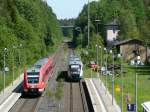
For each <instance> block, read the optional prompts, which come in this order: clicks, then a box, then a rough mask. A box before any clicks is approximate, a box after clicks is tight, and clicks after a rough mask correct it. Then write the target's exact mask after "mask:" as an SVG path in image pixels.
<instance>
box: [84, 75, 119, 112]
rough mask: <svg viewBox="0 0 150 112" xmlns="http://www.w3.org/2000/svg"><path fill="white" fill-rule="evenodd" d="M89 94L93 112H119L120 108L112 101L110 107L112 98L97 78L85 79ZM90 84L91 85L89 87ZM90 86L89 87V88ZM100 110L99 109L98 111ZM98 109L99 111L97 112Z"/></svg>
mask: <svg viewBox="0 0 150 112" xmlns="http://www.w3.org/2000/svg"><path fill="white" fill-rule="evenodd" d="M85 80H86V83H87V82H88V83H87V86H88V90H89V93H90V97H91V100H92V102H93V107H94V108H96V109H95V112H121V110H120V107H119V106H118V105H117V103H116V101H115V100H114V104H113V105H112V96H111V94H110V93H109V91H107V92H106V88H105V86H104V84H103V82H101V80H100V79H98V78H92V79H85ZM89 83H91V85H89ZM90 86H91V87H90ZM99 108H100V109H99ZM98 109H99V110H98Z"/></svg>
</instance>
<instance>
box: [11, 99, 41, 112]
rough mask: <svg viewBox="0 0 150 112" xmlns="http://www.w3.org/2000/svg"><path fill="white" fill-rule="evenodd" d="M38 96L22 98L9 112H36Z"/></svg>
mask: <svg viewBox="0 0 150 112" xmlns="http://www.w3.org/2000/svg"><path fill="white" fill-rule="evenodd" d="M39 101H40V97H38V98H20V99H19V100H18V101H17V102H16V104H15V105H14V106H13V107H12V109H11V110H10V111H9V112H36V107H37V105H38V103H39Z"/></svg>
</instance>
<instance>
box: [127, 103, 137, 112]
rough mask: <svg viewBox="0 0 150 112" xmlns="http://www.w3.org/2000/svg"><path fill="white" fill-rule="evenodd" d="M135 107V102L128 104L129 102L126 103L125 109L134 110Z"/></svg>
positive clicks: (129, 111) (130, 111)
mask: <svg viewBox="0 0 150 112" xmlns="http://www.w3.org/2000/svg"><path fill="white" fill-rule="evenodd" d="M135 109H136V105H135V104H130V103H128V104H127V111H128V112H132V111H135Z"/></svg>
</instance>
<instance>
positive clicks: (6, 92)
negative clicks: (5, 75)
mask: <svg viewBox="0 0 150 112" xmlns="http://www.w3.org/2000/svg"><path fill="white" fill-rule="evenodd" d="M22 81H23V74H21V75H20V77H18V78H17V79H16V80H15V81H14V82H13V84H10V85H9V86H8V87H6V88H5V89H4V91H1V93H0V106H1V105H2V104H3V102H4V101H5V100H6V99H7V98H8V97H9V96H10V95H11V94H12V93H13V92H14V93H17V92H18V89H20V87H21V86H22V85H21V83H22Z"/></svg>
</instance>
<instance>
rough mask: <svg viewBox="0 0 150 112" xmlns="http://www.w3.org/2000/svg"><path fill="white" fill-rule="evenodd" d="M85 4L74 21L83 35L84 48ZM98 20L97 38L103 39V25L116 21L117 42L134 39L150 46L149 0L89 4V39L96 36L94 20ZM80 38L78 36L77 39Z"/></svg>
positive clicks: (122, 0) (120, 0)
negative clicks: (117, 26)
mask: <svg viewBox="0 0 150 112" xmlns="http://www.w3.org/2000/svg"><path fill="white" fill-rule="evenodd" d="M87 11H88V5H87V4H86V5H85V6H84V8H83V10H82V11H81V13H80V14H79V17H78V18H77V19H76V21H75V24H76V26H78V27H81V29H82V32H83V33H84V37H83V41H84V43H83V44H84V47H85V46H86V45H87V17H88V16H87V15H88V12H87ZM97 19H99V20H100V25H99V35H98V36H99V37H101V38H99V39H100V41H101V42H103V41H104V38H105V25H106V24H107V23H108V22H111V21H113V20H117V21H118V23H119V30H120V32H119V36H118V39H119V40H123V39H128V38H136V39H139V40H144V41H145V42H146V43H147V44H150V32H149V31H150V2H149V0H111V1H110V0H101V1H99V2H91V3H90V31H91V32H90V39H91V40H96V39H94V38H95V37H96V36H95V34H96V23H95V20H97ZM78 38H80V36H79V37H78Z"/></svg>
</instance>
